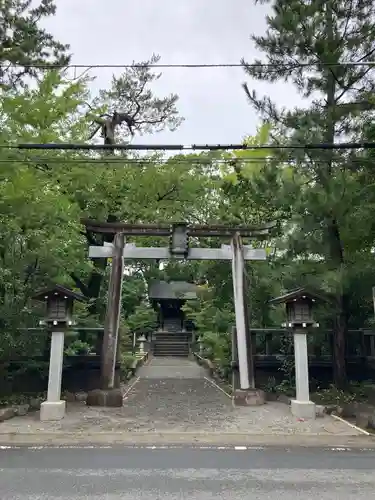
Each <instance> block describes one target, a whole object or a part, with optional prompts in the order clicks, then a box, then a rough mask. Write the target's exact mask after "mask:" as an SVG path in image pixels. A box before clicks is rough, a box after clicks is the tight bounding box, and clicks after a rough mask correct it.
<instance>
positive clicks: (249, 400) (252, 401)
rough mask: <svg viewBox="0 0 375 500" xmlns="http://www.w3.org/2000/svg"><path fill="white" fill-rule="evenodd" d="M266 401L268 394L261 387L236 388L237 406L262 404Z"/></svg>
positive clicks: (235, 398) (235, 400)
mask: <svg viewBox="0 0 375 500" xmlns="http://www.w3.org/2000/svg"><path fill="white" fill-rule="evenodd" d="M265 402H266V395H265V392H264V391H262V390H261V389H236V390H235V391H234V404H235V405H236V406H260V405H263V404H264V403H265Z"/></svg>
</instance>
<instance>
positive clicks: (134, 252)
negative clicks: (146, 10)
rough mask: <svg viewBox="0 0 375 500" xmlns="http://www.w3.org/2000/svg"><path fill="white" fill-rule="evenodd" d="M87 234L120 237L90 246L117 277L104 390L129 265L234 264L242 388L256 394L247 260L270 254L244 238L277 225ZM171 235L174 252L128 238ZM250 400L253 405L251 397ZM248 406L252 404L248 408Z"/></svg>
mask: <svg viewBox="0 0 375 500" xmlns="http://www.w3.org/2000/svg"><path fill="white" fill-rule="evenodd" d="M83 222H84V224H85V226H86V229H87V230H88V231H92V232H95V233H107V234H108V233H111V234H114V235H115V236H114V241H113V243H106V244H105V245H103V246H90V247H89V257H91V258H93V259H98V258H111V259H112V267H111V277H110V285H109V297H108V306H107V314H106V321H105V331H104V342H103V353H102V356H103V358H102V386H103V387H102V389H105V390H108V389H112V388H113V387H114V372H115V364H116V348H117V338H118V328H119V318H120V304H121V288H122V279H123V274H124V261H125V260H126V259H132V260H145V259H152V260H168V259H178V260H184V259H186V260H225V261H228V260H230V261H231V262H232V277H233V294H234V309H235V318H236V336H237V348H238V365H239V366H238V368H239V383H240V390H241V391H251V390H255V377H254V366H253V353H252V342H251V336H250V331H249V330H250V329H249V326H248V321H247V320H248V318H247V310H246V309H247V308H246V300H245V291H244V286H245V265H244V263H245V261H265V260H266V259H267V254H266V250H265V249H260V248H253V247H251V246H249V245H243V243H242V237H246V238H258V239H259V238H265V237H267V236H268V235H269V234H270V231H271V230H272V229H274V228H275V227H276V224H275V223H271V224H268V225H263V226H259V227H235V228H228V227H225V226H196V225H195V226H188V225H187V224H185V223H176V224H172V225H170V226H156V225H144V224H138V225H135V224H123V223H110V222H107V223H99V222H96V221H83ZM127 235H132V236H151V235H152V236H169V243H170V244H169V246H168V247H137V246H136V245H135V244H134V243H126V240H125V236H127ZM189 237H226V238H228V237H230V238H231V244H230V245H221V247H219V248H199V247H195V248H194V247H193V248H190V247H189ZM245 399H246V401H247V400H248V398H247V397H245ZM243 404H246V402H245V403H243Z"/></svg>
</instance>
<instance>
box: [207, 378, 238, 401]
mask: <svg viewBox="0 0 375 500" xmlns="http://www.w3.org/2000/svg"><path fill="white" fill-rule="evenodd" d="M204 379H205V380H207V382H210V383H211V384H212V385H213V386H214V387H216V389H219V391H221V392H223V393H224V394H225V395H226V396H228V398H229V399H233V398H232V396H231V395H230V394H228V393H227V392H226V391H224V389H223V388H222V387H220V386H219V385H217V383H216V382H214V381H213V380H212V379H210V378H208V377H204Z"/></svg>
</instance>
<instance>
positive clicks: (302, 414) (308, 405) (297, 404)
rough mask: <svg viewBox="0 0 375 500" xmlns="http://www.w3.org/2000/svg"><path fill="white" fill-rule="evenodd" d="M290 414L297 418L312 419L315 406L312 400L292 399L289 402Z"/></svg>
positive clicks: (314, 415)
mask: <svg viewBox="0 0 375 500" xmlns="http://www.w3.org/2000/svg"><path fill="white" fill-rule="evenodd" d="M290 408H291V411H292V415H294V416H295V417H297V418H303V419H309V420H314V419H315V418H316V407H315V403H313V402H312V401H297V399H292V401H291V402H290Z"/></svg>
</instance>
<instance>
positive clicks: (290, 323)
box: [270, 288, 325, 419]
mask: <svg viewBox="0 0 375 500" xmlns="http://www.w3.org/2000/svg"><path fill="white" fill-rule="evenodd" d="M317 301H322V302H324V301H325V299H323V298H322V297H319V296H318V295H316V294H313V293H311V292H308V291H307V290H305V289H304V288H297V289H296V290H292V291H290V292H288V293H286V294H285V295H282V296H280V297H276V298H275V299H272V300H270V303H271V304H285V307H286V315H287V322H286V323H284V324H283V325H282V326H284V327H288V328H291V329H292V332H293V338H294V359H295V371H296V399H294V400H292V402H291V410H292V413H293V415H295V416H296V417H299V418H310V419H314V418H315V415H316V410H315V404H314V403H313V402H312V401H310V392H309V367H308V355H307V331H308V328H309V327H315V328H316V327H318V326H319V324H318V323H316V322H315V320H314V316H313V312H314V310H313V309H314V304H315V303H316V302H317Z"/></svg>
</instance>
